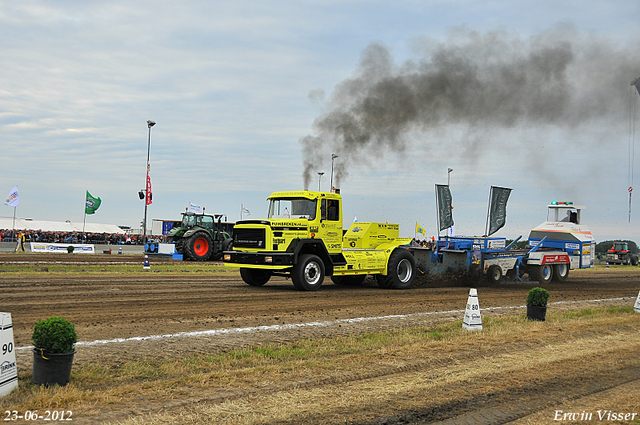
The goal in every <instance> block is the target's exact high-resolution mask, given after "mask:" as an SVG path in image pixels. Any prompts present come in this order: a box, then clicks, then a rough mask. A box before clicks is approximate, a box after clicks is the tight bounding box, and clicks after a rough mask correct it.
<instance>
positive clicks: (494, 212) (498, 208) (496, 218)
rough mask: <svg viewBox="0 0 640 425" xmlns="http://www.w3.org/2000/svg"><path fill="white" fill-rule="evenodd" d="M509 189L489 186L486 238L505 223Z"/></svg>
mask: <svg viewBox="0 0 640 425" xmlns="http://www.w3.org/2000/svg"><path fill="white" fill-rule="evenodd" d="M510 194H511V189H509V188H506V187H497V186H491V193H490V195H489V231H488V232H487V236H491V235H493V234H494V233H495V232H497V231H498V230H500V229H501V228H502V227H503V226H504V225H505V223H506V222H507V201H508V200H509V195H510Z"/></svg>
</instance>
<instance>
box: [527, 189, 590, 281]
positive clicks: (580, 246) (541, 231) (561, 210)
mask: <svg viewBox="0 0 640 425" xmlns="http://www.w3.org/2000/svg"><path fill="white" fill-rule="evenodd" d="M547 209H548V211H547V221H545V222H544V223H542V224H540V225H539V226H537V227H536V228H534V229H533V230H531V233H530V234H529V246H532V247H536V246H538V245H540V243H542V246H540V249H541V250H542V248H551V249H561V250H563V251H565V252H567V253H568V254H569V258H570V260H571V266H570V268H571V269H578V268H580V269H581V268H587V267H593V266H594V263H595V251H596V249H595V248H596V247H595V245H596V242H595V240H594V239H593V235H592V234H591V231H590V230H589V228H588V227H587V226H586V225H584V224H582V211H583V210H584V209H585V207H584V206H582V205H574V204H573V202H559V201H554V202H552V203H551V204H550V205H548V206H547Z"/></svg>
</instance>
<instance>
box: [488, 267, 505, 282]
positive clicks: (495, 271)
mask: <svg viewBox="0 0 640 425" xmlns="http://www.w3.org/2000/svg"><path fill="white" fill-rule="evenodd" d="M501 279H502V268H501V267H500V266H499V265H497V264H494V265H492V266H489V269H488V270H487V281H488V282H489V283H500V280H501Z"/></svg>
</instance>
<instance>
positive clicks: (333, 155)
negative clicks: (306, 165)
mask: <svg viewBox="0 0 640 425" xmlns="http://www.w3.org/2000/svg"><path fill="white" fill-rule="evenodd" d="M337 157H338V155H336V154H335V153H332V154H331V191H332V192H333V160H334V159H336V158H337Z"/></svg>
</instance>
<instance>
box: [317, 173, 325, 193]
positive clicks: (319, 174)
mask: <svg viewBox="0 0 640 425" xmlns="http://www.w3.org/2000/svg"><path fill="white" fill-rule="evenodd" d="M323 174H324V171H318V192H320V180H321V179H322V175H323Z"/></svg>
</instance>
